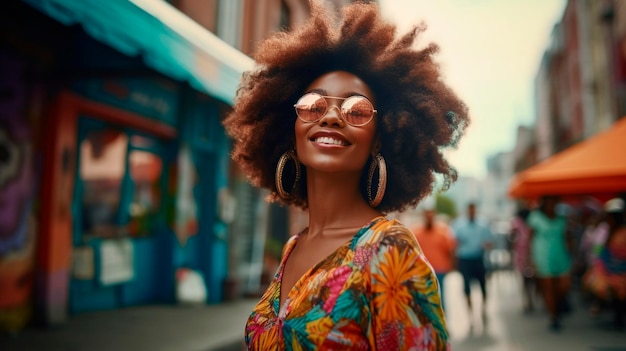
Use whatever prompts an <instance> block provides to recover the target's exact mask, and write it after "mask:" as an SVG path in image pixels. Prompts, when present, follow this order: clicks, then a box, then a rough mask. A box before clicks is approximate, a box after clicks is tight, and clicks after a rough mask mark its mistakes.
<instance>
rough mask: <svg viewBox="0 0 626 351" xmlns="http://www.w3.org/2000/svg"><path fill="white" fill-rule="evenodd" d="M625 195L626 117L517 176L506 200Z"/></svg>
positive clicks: (511, 184)
mask: <svg viewBox="0 0 626 351" xmlns="http://www.w3.org/2000/svg"><path fill="white" fill-rule="evenodd" d="M624 191H626V117H625V118H622V119H620V120H619V121H617V122H615V124H613V126H611V128H609V129H608V130H606V131H603V132H601V133H598V134H596V135H594V136H593V137H591V138H589V139H587V140H585V141H582V142H580V143H578V144H576V145H574V146H571V147H569V148H567V149H565V150H563V151H561V152H559V153H557V154H555V155H553V156H552V157H550V158H548V159H546V160H544V161H543V162H541V163H538V164H536V165H534V166H532V167H530V168H528V169H526V170H524V171H522V172H520V173H518V174H517V175H516V176H515V177H514V178H513V179H512V181H511V183H510V186H509V196H511V197H513V198H535V197H539V196H541V195H575V194H588V195H606V194H609V193H619V192H624Z"/></svg>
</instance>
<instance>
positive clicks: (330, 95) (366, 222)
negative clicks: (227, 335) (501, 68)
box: [224, 1, 468, 350]
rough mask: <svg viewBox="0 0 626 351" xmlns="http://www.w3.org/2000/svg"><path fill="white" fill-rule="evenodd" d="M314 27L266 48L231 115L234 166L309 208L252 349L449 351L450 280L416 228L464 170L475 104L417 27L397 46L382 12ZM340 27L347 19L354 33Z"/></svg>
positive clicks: (369, 7)
mask: <svg viewBox="0 0 626 351" xmlns="http://www.w3.org/2000/svg"><path fill="white" fill-rule="evenodd" d="M310 4H311V17H310V18H309V20H308V21H307V23H306V24H304V25H302V26H299V27H297V28H294V29H293V30H292V31H290V32H279V33H276V34H275V35H273V36H272V37H270V38H269V39H267V40H266V41H264V42H262V43H261V45H260V47H259V48H258V49H257V51H256V62H257V66H256V67H255V69H254V71H252V72H247V73H245V74H244V77H243V80H242V83H241V85H240V87H239V89H238V94H237V99H236V103H235V106H234V111H233V112H232V113H231V114H230V115H229V116H228V117H227V118H226V120H225V121H224V124H225V126H226V130H227V131H228V133H229V134H230V135H231V136H232V137H233V141H234V150H233V158H234V159H235V160H236V161H237V162H238V163H239V165H240V167H241V169H243V170H244V172H246V173H247V175H248V176H249V178H250V180H251V181H252V183H253V184H255V185H258V186H261V187H265V188H268V189H269V190H270V191H271V198H272V199H274V200H277V201H280V202H282V203H283V204H287V205H295V206H298V207H300V208H302V209H307V210H308V226H307V227H306V228H304V229H303V230H301V231H300V232H299V233H298V234H296V235H294V236H292V237H291V238H290V239H289V240H288V242H287V243H286V245H285V247H284V248H283V253H282V258H281V262H280V265H279V267H278V271H277V273H276V275H275V276H274V279H273V280H272V282H270V284H269V286H268V288H267V290H266V291H265V293H264V294H263V296H262V297H261V300H260V301H259V303H258V304H257V306H256V307H255V308H254V310H253V311H252V314H251V315H250V317H249V319H248V321H247V323H246V343H247V346H248V348H249V349H250V350H301V349H302V350H304V349H306V350H339V349H341V350H347V349H350V350H409V349H411V350H417V349H419V350H446V349H447V348H449V343H448V331H447V327H446V321H445V318H444V313H443V310H442V308H441V297H440V294H439V288H438V283H437V279H436V276H435V273H434V271H433V270H432V268H431V266H430V265H429V264H428V261H427V259H426V257H425V256H424V255H423V253H422V252H421V250H420V247H419V245H418V243H417V240H416V239H415V236H414V235H413V233H412V232H411V231H410V229H409V228H408V227H406V226H405V225H403V224H402V223H401V222H399V221H398V220H395V219H390V218H388V217H387V216H386V215H385V214H387V213H391V212H394V211H398V212H400V211H402V210H404V209H406V208H408V207H409V206H415V205H417V204H418V202H419V201H420V200H421V198H423V197H424V195H425V194H428V193H429V192H430V191H431V189H432V187H433V184H434V181H435V179H434V174H437V175H438V176H439V175H440V176H442V177H443V179H444V180H445V181H446V182H447V183H450V182H451V181H453V180H454V179H455V178H456V172H455V171H454V169H452V168H451V166H450V165H449V164H448V162H447V160H446V159H445V158H444V156H443V153H442V152H441V149H442V148H445V147H446V146H452V145H456V143H457V142H458V137H459V136H460V135H461V134H462V133H463V130H464V128H465V125H466V124H467V121H468V119H467V118H468V117H467V115H466V113H467V108H466V106H465V105H464V104H463V102H462V101H460V100H459V99H458V98H457V97H456V95H455V94H454V93H453V92H452V91H451V90H450V89H449V88H448V87H447V86H446V85H445V84H444V82H443V80H442V77H441V74H440V71H439V65H438V64H437V63H436V62H435V61H434V59H433V54H434V53H436V52H437V49H436V46H435V45H434V44H431V45H429V46H425V47H421V48H418V47H417V46H416V45H415V40H416V38H418V37H420V35H421V34H422V31H423V30H424V27H422V26H417V27H415V28H414V29H413V30H412V31H411V32H409V33H408V34H406V35H404V36H403V37H401V38H396V36H395V33H396V27H395V25H393V24H391V23H388V22H387V21H386V20H385V19H384V18H383V16H382V15H381V13H380V10H379V8H378V5H376V4H375V3H362V2H358V3H351V4H349V5H346V7H345V8H343V10H342V12H341V14H342V17H341V18H336V16H335V14H334V13H331V12H330V10H329V9H326V7H325V5H324V4H323V3H322V2H317V1H312V2H311V3H310ZM337 20H339V21H341V22H340V23H338V22H337Z"/></svg>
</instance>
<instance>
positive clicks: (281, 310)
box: [271, 216, 388, 320]
mask: <svg viewBox="0 0 626 351" xmlns="http://www.w3.org/2000/svg"><path fill="white" fill-rule="evenodd" d="M383 219H385V220H388V218H387V217H386V216H377V217H374V218H373V219H371V220H370V221H369V222H367V223H366V224H365V225H363V226H362V227H361V228H359V230H357V232H356V233H355V234H354V235H353V236H352V238H350V240H347V241H346V242H345V243H343V244H341V245H340V246H338V247H337V248H336V249H335V250H333V251H332V252H331V253H330V254H328V255H327V256H326V257H324V258H323V259H321V260H320V261H319V262H317V263H316V264H315V265H313V266H312V267H311V268H309V269H308V270H307V271H306V272H304V274H303V275H302V276H301V277H300V278H298V280H297V281H296V282H295V284H294V285H293V286H292V287H291V289H289V291H288V292H287V297H286V298H285V301H284V302H283V304H282V305H281V304H280V300H281V297H282V296H281V295H282V285H283V272H284V270H285V263H286V262H287V260H288V259H289V256H291V253H292V251H293V249H294V248H295V247H296V243H297V241H298V238H299V237H300V236H301V235H302V234H303V233H305V232H306V231H307V230H308V227H306V228H304V229H303V230H301V231H300V232H299V233H298V234H296V235H294V237H293V238H292V239H291V240H289V246H288V247H287V250H286V251H285V254H284V255H283V257H282V259H281V262H280V271H279V274H278V277H277V281H276V284H277V287H276V288H277V289H278V294H276V295H277V296H276V297H275V299H276V301H274V302H273V303H272V304H271V305H272V306H273V307H274V309H275V310H274V313H275V315H276V316H277V318H278V319H280V320H285V318H286V317H287V315H288V314H289V311H290V309H289V303H290V302H291V298H290V295H291V294H292V292H293V291H294V290H296V289H297V288H299V287H300V286H301V285H302V284H303V282H304V280H305V279H306V278H308V277H309V276H310V275H311V274H313V272H315V271H316V270H317V269H318V268H319V266H320V265H322V264H323V263H324V262H326V261H327V260H328V259H330V258H332V257H334V256H335V255H337V253H338V252H339V250H341V249H342V248H343V247H345V246H349V247H350V249H351V250H354V248H355V246H356V244H357V242H358V240H359V238H360V237H361V236H363V234H364V233H366V232H367V231H368V230H369V229H370V228H371V227H373V226H374V225H375V224H376V223H378V222H380V221H381V220H383Z"/></svg>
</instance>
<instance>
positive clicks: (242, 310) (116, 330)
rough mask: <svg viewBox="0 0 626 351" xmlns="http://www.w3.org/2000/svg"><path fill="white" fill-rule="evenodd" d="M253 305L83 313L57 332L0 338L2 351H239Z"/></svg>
mask: <svg viewBox="0 0 626 351" xmlns="http://www.w3.org/2000/svg"><path fill="white" fill-rule="evenodd" d="M256 302H257V301H256V299H251V300H250V299H241V300H237V301H234V302H226V303H222V304H219V305H210V306H198V307H191V306H174V305H171V306H168V305H158V306H141V307H132V308H128V309H120V310H114V311H101V312H90V313H84V314H79V315H75V316H72V317H71V318H70V321H69V323H67V324H66V325H64V326H61V327H58V328H55V329H48V330H41V329H28V330H25V331H22V332H20V333H19V334H17V335H12V336H9V335H6V334H5V335H0V350H2V351H13V350H15V351H17V350H19V351H31V350H33V351H34V350H46V351H83V350H90V351H105V350H106V351H110V350H116V351H126V350H129V351H130V350H133V351H142V350H151V351H231V350H232V351H235V350H242V349H243V335H244V326H245V322H246V319H247V318H248V315H249V313H250V311H251V310H252V308H253V307H254V305H255V304H256ZM240 345H241V346H240Z"/></svg>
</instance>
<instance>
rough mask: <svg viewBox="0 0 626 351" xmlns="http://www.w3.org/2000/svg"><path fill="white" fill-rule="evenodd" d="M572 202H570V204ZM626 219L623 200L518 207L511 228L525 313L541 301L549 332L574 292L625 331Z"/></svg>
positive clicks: (549, 201) (545, 201) (554, 200)
mask: <svg viewBox="0 0 626 351" xmlns="http://www.w3.org/2000/svg"><path fill="white" fill-rule="evenodd" d="M570 202H571V201H570ZM625 216H626V211H625V206H624V199H623V198H620V197H616V198H613V199H610V200H608V201H605V202H604V203H603V202H600V201H596V200H592V199H587V200H586V201H585V202H583V203H582V204H580V203H569V204H568V201H567V199H561V198H559V197H556V196H544V197H542V198H541V199H540V202H539V206H538V207H537V208H536V209H532V210H530V211H529V210H528V209H526V208H521V209H520V210H519V211H518V213H517V215H516V216H515V218H514V219H513V224H512V239H513V253H514V261H515V268H516V270H517V271H518V272H519V274H520V276H521V277H522V282H523V283H522V287H523V291H522V295H523V296H524V310H525V311H531V310H532V309H533V307H534V304H533V301H534V300H533V298H534V295H535V294H534V292H536V291H538V292H539V293H540V295H541V296H542V297H543V302H544V306H545V308H546V310H547V312H548V314H549V316H550V328H551V329H553V330H558V329H560V328H561V326H562V325H561V319H562V318H561V317H562V315H563V314H564V313H567V312H568V311H569V310H570V309H571V308H572V302H571V297H570V295H572V294H571V292H572V289H573V288H576V289H577V291H578V292H581V293H582V297H583V299H582V301H581V303H583V304H584V305H585V307H586V305H588V306H589V313H590V314H591V315H594V316H596V315H599V314H601V313H602V312H603V311H606V312H608V313H611V314H612V322H613V323H612V326H613V327H615V328H619V329H621V328H623V327H624V313H625V309H626V305H625V303H624V301H625V298H626V222H625V221H624V219H625Z"/></svg>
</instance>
